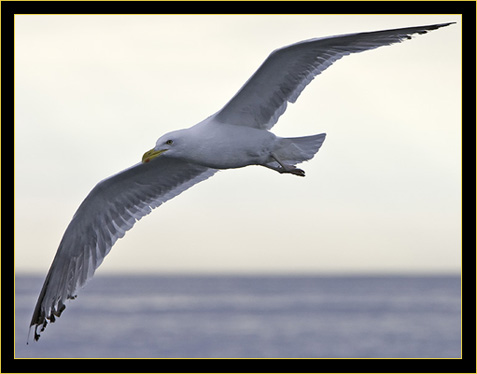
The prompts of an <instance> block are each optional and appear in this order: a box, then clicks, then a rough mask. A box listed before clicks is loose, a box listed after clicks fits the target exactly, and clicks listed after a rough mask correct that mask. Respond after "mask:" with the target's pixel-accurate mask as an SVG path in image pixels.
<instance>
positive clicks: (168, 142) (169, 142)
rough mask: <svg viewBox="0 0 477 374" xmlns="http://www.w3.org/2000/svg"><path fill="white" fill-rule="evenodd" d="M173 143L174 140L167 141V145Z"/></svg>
mask: <svg viewBox="0 0 477 374" xmlns="http://www.w3.org/2000/svg"><path fill="white" fill-rule="evenodd" d="M172 143H174V142H173V141H172V140H168V141H166V144H167V145H171V144H172Z"/></svg>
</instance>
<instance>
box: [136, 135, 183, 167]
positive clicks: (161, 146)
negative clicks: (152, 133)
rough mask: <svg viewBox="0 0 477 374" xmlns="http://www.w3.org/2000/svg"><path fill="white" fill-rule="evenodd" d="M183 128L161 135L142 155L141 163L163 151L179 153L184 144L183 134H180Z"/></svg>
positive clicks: (172, 153)
mask: <svg viewBox="0 0 477 374" xmlns="http://www.w3.org/2000/svg"><path fill="white" fill-rule="evenodd" d="M182 131H183V130H178V131H172V132H169V133H167V134H165V135H163V136H161V137H160V138H159V139H158V140H157V142H156V146H155V147H154V148H153V149H151V150H149V151H147V152H146V153H144V155H143V156H142V162H143V164H145V163H148V162H149V161H151V160H152V159H153V158H156V157H158V156H160V155H162V154H163V153H165V152H167V153H168V155H171V156H174V155H175V156H177V155H180V153H181V149H182V147H183V146H184V136H183V134H182Z"/></svg>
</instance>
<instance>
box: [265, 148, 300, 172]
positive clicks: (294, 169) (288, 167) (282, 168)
mask: <svg viewBox="0 0 477 374" xmlns="http://www.w3.org/2000/svg"><path fill="white" fill-rule="evenodd" d="M271 156H272V158H273V159H274V160H275V161H276V162H278V164H279V165H280V167H278V168H276V167H273V166H271V165H264V166H266V167H267V168H269V169H272V170H275V171H278V172H279V173H280V174H283V173H288V174H293V175H298V176H299V177H304V176H305V172H304V171H303V170H301V169H298V168H297V167H296V166H295V165H287V164H284V163H283V162H281V161H280V159H279V158H278V157H277V156H276V155H274V154H273V153H272V154H271Z"/></svg>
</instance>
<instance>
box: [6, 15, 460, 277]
mask: <svg viewBox="0 0 477 374" xmlns="http://www.w3.org/2000/svg"><path fill="white" fill-rule="evenodd" d="M450 21H455V22H457V24H456V25H452V26H449V27H446V28H443V29H439V30H436V31H432V32H430V33H428V34H425V35H421V36H418V37H415V38H413V39H412V40H409V41H405V42H403V43H401V44H398V45H393V46H391V47H383V48H379V49H377V50H373V51H367V52H364V53H360V54H355V55H351V56H348V57H345V58H343V59H341V60H340V61H338V62H337V63H335V64H334V65H333V66H331V67H330V68H329V69H327V70H326V71H325V72H324V73H323V74H321V75H319V76H318V77H316V78H315V80H314V81H313V82H311V84H310V85H309V86H308V87H307V88H306V89H305V90H304V92H303V93H302V95H301V96H300V97H299V98H298V101H297V103H296V104H293V105H289V106H288V110H287V112H286V113H285V114H284V115H283V116H282V117H281V118H280V120H279V122H278V124H277V125H276V126H275V127H274V128H273V129H272V131H273V132H274V133H275V134H277V135H279V136H294V137H295V136H304V135H311V134H318V133H322V132H326V133H327V138H326V141H325V142H324V144H323V147H322V148H321V150H320V151H319V153H318V154H317V155H316V156H315V158H314V159H313V160H311V161H309V162H306V163H303V164H301V166H300V168H302V169H304V170H305V171H306V177H305V178H299V177H296V176H293V175H285V174H283V175H281V174H278V173H276V172H274V171H271V170H268V169H266V168H263V167H259V166H252V167H247V168H243V169H236V170H227V171H221V172H219V173H218V174H216V175H215V176H214V177H213V178H211V179H209V180H207V181H205V182H202V183H200V184H198V185H196V186H194V187H192V188H191V189H190V190H188V191H186V192H184V193H183V194H181V195H180V196H178V197H176V198H174V199H173V200H171V201H169V202H167V203H166V204H164V205H162V206H161V207H159V208H158V209H156V210H154V211H153V212H152V213H151V214H150V215H148V216H146V217H145V218H143V219H142V220H141V221H139V222H138V223H136V225H135V226H134V228H133V229H132V230H131V231H129V232H128V233H127V234H126V236H125V237H124V238H123V239H120V240H119V241H118V242H117V243H116V245H115V246H114V247H113V249H112V250H111V252H110V254H109V255H108V257H107V258H106V259H105V261H104V262H103V264H102V265H101V267H100V268H99V269H98V270H97V272H96V274H108V273H118V272H147V273H154V274H163V273H173V272H179V273H207V272H211V273H267V274H268V273H281V274H283V273H285V274H289V273H313V274H318V275H320V274H330V273H340V274H355V273H380V274H388V273H426V274H428V273H436V272H447V273H458V272H459V271H460V262H461V218H460V215H461V17H460V16H459V15H429V16H427V15H409V16H408V15H392V16H388V15H376V16H375V15H372V16H368V15H366V16H359V15H349V16H342V15H336V16H335V15H333V16H329V15H324V16H320V15H313V16H308V15H307V16H305V15H297V16H290V15H279V16H276V15H270V16H261V15H254V16H243V15H236V16H226V15H217V16H215V15H214V16H195V15H188V16H182V15H167V16H163V15H132V16H131V15H124V16H123V15H110V16H102V15H77V16H70V15H64V16H63V15H16V16H15V266H16V271H18V272H36V273H39V274H46V272H47V271H48V268H49V266H50V264H51V262H52V260H53V257H54V255H55V253H56V250H57V248H58V245H59V242H60V240H61V237H62V235H63V232H64V230H65V229H66V226H67V225H68V223H69V222H70V220H71V218H72V216H73V214H74V212H75V211H76V209H77V207H78V206H79V204H80V203H81V202H82V200H83V199H84V198H85V197H86V195H87V194H88V192H89V191H90V190H91V189H92V188H93V187H94V185H95V184H96V183H97V182H99V181H100V180H101V179H104V178H106V177H108V176H110V175H112V174H114V173H116V172H118V171H121V170H123V169H125V168H127V167H129V166H131V165H133V164H135V163H137V162H138V161H140V159H141V157H142V155H143V153H144V152H145V151H147V150H149V149H151V148H152V147H153V146H154V145H155V142H156V140H157V138H159V137H160V136H161V135H162V134H164V133H166V132H168V131H171V130H174V129H179V128H186V127H190V126H192V125H194V124H196V123H198V122H200V121H201V120H203V119H204V118H206V117H208V116H209V115H211V114H213V113H215V112H216V111H217V110H219V109H220V108H221V107H222V106H223V105H224V104H225V103H226V102H227V101H228V100H229V99H230V98H231V97H232V96H233V95H234V94H235V93H236V92H237V90H238V89H239V88H240V87H241V86H242V85H243V83H245V81H246V80H247V79H248V78H249V77H250V76H251V75H252V74H253V72H254V71H255V70H256V69H257V68H258V66H259V65H260V64H261V63H262V62H263V61H264V59H265V58H266V57H267V56H268V54H269V53H270V52H271V51H272V50H274V49H276V48H279V47H282V46H285V45H288V44H291V43H294V42H298V41H301V40H304V39H309V38H313V37H320V36H328V35H336V34H343V33H352V32H361V31H375V30H381V29H390V28H398V27H408V26H417V25H426V24H433V23H441V22H450Z"/></svg>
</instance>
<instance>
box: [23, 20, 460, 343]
mask: <svg viewBox="0 0 477 374" xmlns="http://www.w3.org/2000/svg"><path fill="white" fill-rule="evenodd" d="M451 23H453V22H450V23H441V24H434V25H427V26H418V27H407V28H401V29H393V30H384V31H375V32H362V33H354V34H345V35H338V36H330V37H322V38H315V39H309V40H305V41H302V42H298V43H295V44H292V45H289V46H286V47H283V48H280V49H277V50H275V51H273V52H272V53H271V54H270V55H269V57H268V58H267V59H266V60H265V62H264V63H263V64H262V65H261V66H260V67H259V68H258V70H257V71H256V72H255V73H254V74H253V75H252V76H251V78H250V79H249V80H248V81H247V82H246V83H245V84H244V86H243V87H242V88H241V89H240V90H239V91H238V93H237V94H236V95H235V96H234V97H233V98H232V99H231V100H230V101H229V102H228V103H227V104H226V105H225V106H224V107H223V108H222V109H221V110H220V111H218V112H217V113H215V114H213V115H212V116H210V117H208V118H207V119H205V120H204V121H202V122H200V123H198V124H197V125H195V126H193V127H190V128H188V129H184V130H177V131H173V132H170V133H168V134H166V135H164V136H162V137H160V138H159V139H158V140H157V142H156V145H155V147H154V148H153V149H151V150H150V151H148V152H146V153H145V154H144V156H143V158H142V161H141V162H139V163H137V164H136V165H134V166H132V167H130V168H128V169H126V170H124V171H121V172H120V173H118V174H115V175H113V176H111V177H109V178H106V179H104V180H102V181H101V182H99V183H98V184H97V185H96V186H95V187H94V188H93V189H92V191H91V192H90V193H89V194H88V196H87V197H86V199H85V200H84V201H83V202H82V203H81V205H80V206H79V208H78V210H77V211H76V213H75V214H74V216H73V218H72V220H71V222H70V224H69V225H68V227H67V229H66V231H65V233H64V235H63V238H62V240H61V242H60V245H59V248H58V251H57V252H56V255H55V257H54V259H53V263H52V264H51V267H50V270H49V272H48V274H47V276H46V279H45V282H44V284H43V288H42V289H41V292H40V295H39V297H38V301H37V304H36V306H35V309H34V312H33V317H32V319H31V323H30V330H31V328H32V327H34V339H35V340H38V339H39V337H40V333H41V332H43V331H44V329H45V327H46V326H47V324H48V322H54V321H55V319H56V318H57V317H59V316H60V315H61V313H62V312H63V310H64V309H65V302H66V300H67V299H74V298H75V297H76V292H77V290H78V289H79V288H81V287H82V286H83V285H84V284H85V282H86V281H87V280H88V279H90V278H91V277H92V276H93V274H94V272H95V270H96V269H97V268H98V266H99V265H100V264H101V262H102V261H103V259H104V258H105V257H106V255H107V254H108V253H109V251H110V250H111V247H112V246H113V245H114V243H115V242H116V241H117V240H118V239H119V238H122V237H123V236H124V234H125V233H126V231H128V230H129V229H131V228H132V227H133V226H134V223H135V222H136V221H138V220H140V219H141V218H142V217H144V216H145V215H147V214H149V213H150V212H151V211H152V209H154V208H157V207H158V206H159V205H161V204H162V203H164V202H166V201H167V200H170V199H172V198H174V197H175V196H177V195H179V194H180V193H181V192H183V191H185V190H187V189H188V188H190V187H192V186H193V185H195V184H196V183H199V182H201V181H204V180H206V179H207V178H210V177H211V176H212V175H214V174H215V173H216V172H217V171H218V170H221V169H233V168H241V167H244V166H248V165H261V166H265V167H267V168H269V169H272V170H275V171H277V172H279V173H288V174H293V175H297V176H301V177H303V176H305V172H304V171H303V170H302V169H299V168H297V167H296V166H295V165H296V164H298V163H301V162H303V161H307V160H310V159H312V158H313V156H314V155H315V154H316V153H317V152H318V150H319V149H320V147H321V145H322V144H323V141H324V140H325V136H326V135H325V134H318V135H312V136H305V137H299V138H281V137H278V136H275V135H274V134H273V133H271V132H270V131H268V130H270V129H271V128H272V127H273V125H274V124H275V123H276V122H277V120H278V118H279V117H280V116H281V115H282V114H283V113H284V112H285V109H286V108H287V104H288V102H290V103H294V102H295V101H296V100H297V98H298V96H299V95H300V93H301V92H302V91H303V89H304V88H305V87H306V86H307V85H308V84H309V83H310V82H311V81H312V80H313V78H314V77H315V76H317V75H318V74H320V73H322V72H323V71H324V70H325V69H327V68H328V67H329V66H331V65H332V64H333V63H334V62H335V61H337V60H339V59H340V58H342V57H344V56H346V55H349V54H351V53H357V52H363V51H367V50H370V49H375V48H378V47H381V46H386V45H391V44H394V43H399V42H401V41H404V40H406V39H411V36H413V35H414V34H424V33H426V32H428V31H430V30H435V29H438V28H440V27H444V26H448V25H450V24H451Z"/></svg>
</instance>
